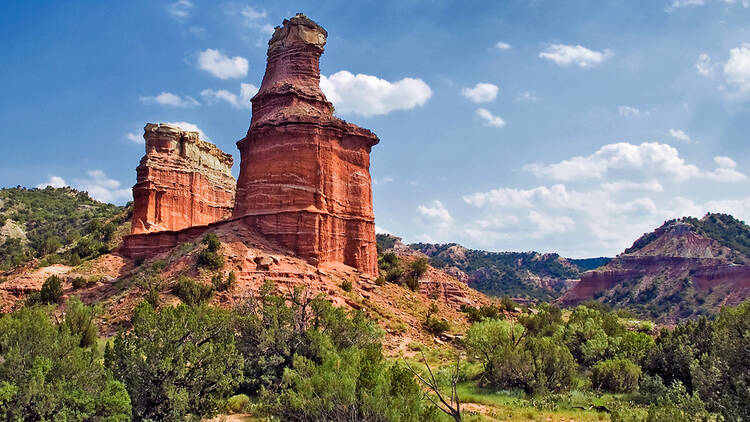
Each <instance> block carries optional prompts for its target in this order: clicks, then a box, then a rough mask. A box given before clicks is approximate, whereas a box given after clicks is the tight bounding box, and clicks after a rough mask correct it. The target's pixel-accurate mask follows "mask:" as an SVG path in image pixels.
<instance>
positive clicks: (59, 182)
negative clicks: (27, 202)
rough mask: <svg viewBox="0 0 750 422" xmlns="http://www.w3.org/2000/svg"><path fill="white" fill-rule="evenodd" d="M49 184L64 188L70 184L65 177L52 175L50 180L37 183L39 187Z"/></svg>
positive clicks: (42, 187)
mask: <svg viewBox="0 0 750 422" xmlns="http://www.w3.org/2000/svg"><path fill="white" fill-rule="evenodd" d="M47 186H51V187H53V188H64V187H66V186H68V182H66V181H65V179H63V178H62V177H60V176H50V177H49V180H48V181H46V182H44V183H40V184H38V185H36V187H37V189H44V188H46V187H47Z"/></svg>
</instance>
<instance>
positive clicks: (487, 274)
mask: <svg viewBox="0 0 750 422" xmlns="http://www.w3.org/2000/svg"><path fill="white" fill-rule="evenodd" d="M409 247H410V248H412V249H414V250H417V251H419V252H422V253H424V254H426V255H427V256H429V257H430V263H431V264H432V265H433V266H434V267H436V268H445V267H456V268H458V269H460V270H461V271H463V272H465V273H467V274H469V275H470V277H471V287H472V288H474V289H476V290H478V291H480V292H482V293H485V294H488V295H492V296H506V295H507V296H513V297H524V298H530V299H537V300H552V299H554V298H556V297H557V296H558V295H559V292H560V290H561V289H562V288H563V285H564V284H563V282H564V280H566V279H570V278H577V277H578V276H579V275H580V273H581V268H579V267H577V266H575V265H573V264H571V263H570V262H568V261H566V260H564V259H563V258H561V257H560V256H559V255H557V254H538V253H536V252H487V251H480V250H473V249H463V248H461V246H460V245H458V244H455V243H448V244H429V243H415V244H411V245H409ZM454 247H458V248H461V253H460V254H459V255H455V254H452V253H451V249H452V248H454ZM530 275H533V276H539V277H549V278H553V279H557V280H558V281H559V282H558V283H557V284H556V285H554V286H552V290H548V289H545V288H542V287H540V286H538V285H537V284H534V282H533V281H531V280H530V278H531V277H530Z"/></svg>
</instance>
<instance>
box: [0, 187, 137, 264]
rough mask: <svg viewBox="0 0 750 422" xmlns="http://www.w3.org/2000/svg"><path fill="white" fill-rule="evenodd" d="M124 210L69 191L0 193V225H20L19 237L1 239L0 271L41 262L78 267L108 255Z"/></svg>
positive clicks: (17, 190)
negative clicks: (37, 261) (31, 261)
mask: <svg viewBox="0 0 750 422" xmlns="http://www.w3.org/2000/svg"><path fill="white" fill-rule="evenodd" d="M128 217H129V215H128V211H127V208H126V207H118V206H116V205H112V204H105V203H102V202H98V201H95V200H93V199H91V198H90V197H89V195H88V193H86V192H80V191H77V190H75V189H71V188H52V187H47V188H45V189H26V188H22V187H17V188H8V189H1V190H0V227H2V226H3V225H6V224H15V225H18V226H19V227H20V228H21V230H22V231H23V236H20V235H19V236H13V237H7V238H5V239H3V238H0V271H2V270H9V269H12V268H14V267H17V266H19V265H23V264H25V263H26V262H28V261H30V260H31V259H34V258H37V259H40V258H44V262H43V263H44V264H54V263H64V264H69V265H78V264H80V263H81V262H82V261H83V260H86V259H91V258H95V257H97V256H99V255H101V254H102V253H107V252H109V251H110V250H111V249H112V247H113V246H114V244H113V243H114V242H113V239H114V237H115V234H116V232H117V231H118V228H119V227H120V226H121V225H122V223H123V222H125V220H127V218H128Z"/></svg>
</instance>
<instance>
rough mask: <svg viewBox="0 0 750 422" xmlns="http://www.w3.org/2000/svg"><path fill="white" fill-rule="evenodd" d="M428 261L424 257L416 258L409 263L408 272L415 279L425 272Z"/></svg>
mask: <svg viewBox="0 0 750 422" xmlns="http://www.w3.org/2000/svg"><path fill="white" fill-rule="evenodd" d="M428 266H429V261H428V260H427V258H425V257H421V258H417V259H415V260H414V261H412V262H410V263H409V273H410V275H411V276H413V277H414V278H416V279H417V280H418V279H419V278H421V277H422V276H423V275H425V273H426V272H427V267H428Z"/></svg>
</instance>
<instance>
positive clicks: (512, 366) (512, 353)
mask: <svg viewBox="0 0 750 422" xmlns="http://www.w3.org/2000/svg"><path fill="white" fill-rule="evenodd" d="M523 331H524V328H523V326H521V325H520V324H515V325H513V324H511V323H510V322H509V321H502V320H497V319H490V320H484V321H482V322H477V323H475V324H473V325H472V326H471V327H470V328H469V330H468V331H467V332H466V335H465V336H464V339H463V341H464V344H465V345H466V348H467V352H468V354H469V356H470V358H471V359H472V360H477V361H479V362H480V363H481V364H482V366H483V368H484V371H483V372H482V376H481V380H480V382H481V384H482V385H485V386H488V387H492V388H497V389H516V388H518V389H523V390H524V391H526V392H527V393H532V392H533V389H532V382H533V378H532V377H533V373H534V371H533V360H532V356H531V353H530V352H529V351H527V350H525V348H524V347H523V344H521V342H520V338H521V336H523Z"/></svg>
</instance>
